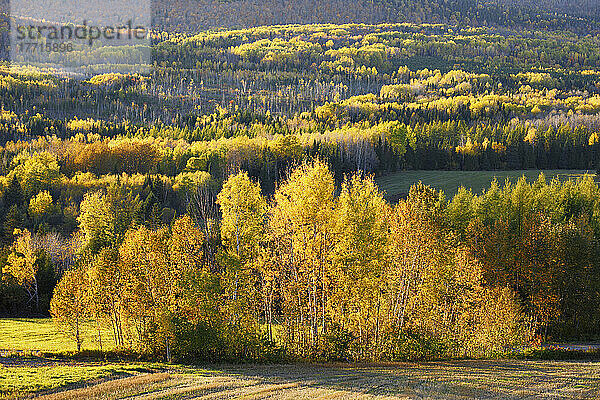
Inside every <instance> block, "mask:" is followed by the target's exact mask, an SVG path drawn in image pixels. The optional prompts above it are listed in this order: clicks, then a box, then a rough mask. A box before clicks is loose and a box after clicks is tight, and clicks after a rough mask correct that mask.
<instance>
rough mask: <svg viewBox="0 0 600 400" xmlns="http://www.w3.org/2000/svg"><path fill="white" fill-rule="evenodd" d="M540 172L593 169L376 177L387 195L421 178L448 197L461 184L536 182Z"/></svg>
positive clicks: (571, 175)
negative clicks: (507, 180) (525, 179)
mask: <svg viewBox="0 0 600 400" xmlns="http://www.w3.org/2000/svg"><path fill="white" fill-rule="evenodd" d="M540 172H543V173H544V175H545V176H546V180H547V181H549V180H551V179H553V178H554V177H558V178H559V179H561V180H568V179H576V178H578V177H582V176H584V175H585V174H586V173H587V174H590V173H592V174H593V173H594V172H592V171H582V170H520V171H402V172H397V173H395V174H391V175H386V176H382V177H379V178H377V180H376V181H377V184H378V185H379V187H380V188H381V190H383V191H385V192H386V194H387V195H388V196H396V195H400V194H403V193H408V191H409V190H410V187H411V186H412V185H414V184H415V183H417V182H419V181H422V182H423V183H424V184H426V185H429V186H431V187H433V188H435V189H438V190H442V191H443V192H444V193H445V194H446V198H447V199H451V198H452V197H453V196H454V195H455V194H456V193H457V192H458V189H459V188H460V187H461V186H464V187H465V188H467V189H471V190H472V191H473V193H475V194H478V193H481V192H482V191H483V190H484V189H487V188H489V187H490V184H491V182H492V181H493V180H494V179H497V180H498V183H499V184H501V185H503V184H504V181H505V180H506V178H508V179H509V180H510V181H511V182H513V183H515V182H516V181H517V180H518V179H519V178H520V177H521V176H525V177H526V178H527V180H528V181H535V180H536V179H537V178H538V176H539V174H540Z"/></svg>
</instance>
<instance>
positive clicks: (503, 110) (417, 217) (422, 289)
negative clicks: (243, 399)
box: [0, 0, 600, 360]
mask: <svg viewBox="0 0 600 400" xmlns="http://www.w3.org/2000/svg"><path fill="white" fill-rule="evenodd" d="M409 3H410V4H411V5H412V4H413V2H403V3H401V2H398V3H395V2H394V3H389V4H388V3H383V2H371V3H370V5H368V4H367V5H365V7H367V6H372V7H375V8H376V9H379V8H381V9H382V10H385V7H392V8H393V7H397V6H399V4H402V6H403V7H404V6H407V5H409ZM311 4H312V3H311ZM328 4H329V5H330V6H332V8H331V9H327V10H325V11H323V13H322V15H324V16H327V15H328V14H327V13H328V12H329V10H331V12H335V10H336V9H337V8H336V7H338V6H335V7H334V3H332V2H330V3H328ZM419 4H421V5H422V7H421V8H419V7H414V8H411V9H410V10H411V11H410V12H412V13H416V14H417V13H419V12H422V13H425V14H426V15H428V16H429V17H430V18H429V20H428V22H439V23H437V24H431V23H429V24H420V23H416V22H419V21H418V19H417V17H416V16H415V15H416V14H415V15H413V14H410V13H409V14H408V15H406V16H405V17H406V18H407V19H406V21H413V22H405V23H397V22H398V21H400V20H399V19H393V18H391V17H390V18H391V19H390V20H389V22H390V23H386V24H365V25H363V24H355V23H352V24H343V25H334V24H324V25H286V26H270V27H256V28H240V29H236V30H218V31H206V32H201V33H194V34H190V33H186V32H184V31H185V30H184V29H181V31H180V32H175V31H177V29H176V28H174V27H173V26H171V25H169V26H171V27H170V28H169V32H167V31H159V30H157V31H156V32H154V33H153V35H154V37H153V44H154V47H153V56H154V59H153V62H154V66H153V69H152V72H151V73H150V74H147V75H139V74H134V75H123V74H102V75H93V74H92V75H91V76H87V77H85V78H84V79H79V78H73V77H64V76H60V75H55V74H53V73H52V71H46V70H43V69H39V68H33V67H30V68H9V67H8V66H4V67H3V70H2V74H1V75H0V99H1V101H2V109H1V110H0V133H1V139H2V140H1V143H0V145H1V146H0V210H1V211H2V212H1V213H0V223H1V229H0V244H1V247H2V250H1V251H0V266H1V267H2V278H3V279H2V282H1V284H0V312H1V313H2V314H4V315H24V314H34V315H41V314H47V313H51V314H52V315H53V316H54V318H55V320H56V322H57V323H58V324H59V325H60V326H61V327H63V330H64V332H65V333H67V334H68V335H69V336H70V337H72V338H73V340H74V341H75V342H76V343H77V344H78V345H81V344H82V343H81V338H82V336H81V334H80V326H81V325H80V324H81V322H82V321H85V322H86V324H88V325H89V323H90V321H92V322H93V323H94V324H95V325H96V326H97V328H98V332H99V334H100V335H101V333H102V332H105V331H106V329H107V328H108V329H109V330H110V331H111V332H112V334H111V337H109V338H104V339H102V340H105V341H106V340H110V341H114V343H115V346H116V347H117V348H121V349H124V350H135V351H139V352H142V353H147V354H155V355H161V356H166V357H167V358H171V357H190V356H191V357H197V358H201V359H210V360H220V359H224V358H229V359H239V358H246V359H258V358H262V359H269V358H272V357H279V356H281V355H282V354H283V353H285V354H287V355H289V356H292V357H298V358H303V359H319V360H333V359H342V360H400V359H407V358H411V359H428V358H434V357H454V356H459V357H463V356H467V357H471V356H489V355H494V354H499V353H502V352H503V351H506V350H509V349H511V348H514V347H515V346H520V345H522V344H532V343H537V342H538V341H540V340H543V339H544V340H545V339H548V338H552V339H561V338H567V339H569V338H578V339H585V338H591V337H596V336H597V335H598V334H600V326H599V325H598V320H599V317H600V316H599V315H598V312H599V310H600V299H599V298H598V293H599V291H598V287H599V286H598V285H600V272H599V271H598V268H597V266H598V265H600V264H599V260H598V256H599V253H598V238H599V237H600V221H599V220H598V218H599V216H600V189H599V188H598V185H597V183H596V182H595V181H594V180H593V177H592V176H587V177H585V178H582V179H580V180H578V181H570V182H559V181H551V182H547V181H546V180H545V179H544V178H543V177H540V178H539V179H538V180H537V181H535V182H526V181H525V180H521V181H519V182H518V183H517V184H514V185H513V184H509V183H506V184H505V185H502V183H500V184H498V183H493V184H492V186H491V187H490V188H489V189H488V190H486V191H485V192H484V193H470V192H468V191H466V190H460V191H459V192H458V194H457V195H456V196H455V197H453V198H447V199H446V198H445V197H444V196H443V194H442V193H439V192H436V191H434V190H432V189H431V188H428V187H425V186H423V185H416V186H415V187H413V188H412V189H411V191H410V193H409V195H408V197H407V198H406V199H402V200H401V201H400V202H399V203H398V204H389V203H388V202H387V201H386V200H385V199H384V194H383V193H381V192H380V190H379V189H378V188H377V186H376V185H375V184H374V180H373V175H377V176H381V175H385V174H387V173H390V172H394V171H399V170H405V169H417V170H421V169H428V170H441V169H444V170H497V169H506V170H510V169H563V168H568V169H581V170H591V171H594V170H596V169H597V168H598V167H599V164H598V163H599V152H600V136H599V135H600V46H599V41H598V37H599V36H598V33H597V31H596V30H594V29H595V28H594V27H593V26H594V22H593V21H594V19H593V15H594V14H593V13H594V12H595V11H594V8H593V7H591V8H590V7H588V8H585V7H581V8H580V12H581V13H580V14H577V15H575V14H570V15H571V16H570V17H567V18H563V17H562V16H559V15H558V14H552V16H551V15H550V14H549V13H552V12H556V13H558V12H560V10H561V9H560V8H556V9H555V8H552V7H550V6H548V4H545V5H544V7H546V6H548V9H549V10H554V11H546V12H544V13H541V14H540V16H539V17H536V18H533V19H532V15H533V14H528V12H529V11H527V10H537V11H532V12H538V11H539V9H538V8H536V7H537V6H536V5H533V4H532V5H531V8H527V7H522V5H518V7H519V10H521V11H522V13H521V14H513V13H512V12H510V13H508V14H507V12H506V10H509V11H510V7H512V5H510V4H509V5H504V4H505V3H496V5H495V6H493V7H479V6H478V5H477V4H473V3H471V2H464V3H463V2H430V3H425V2H423V3H419ZM211 5H212V6H214V7H215V8H216V9H222V8H227V7H230V9H231V10H233V9H234V8H231V7H240V6H241V7H246V8H248V7H247V6H248V4H247V2H246V0H243V1H240V2H223V3H221V2H219V3H211ZM434 5H435V7H434ZM263 6H264V7H267V8H268V7H269V4H268V3H264V4H263ZM592 6H593V5H592ZM339 7H342V6H341V5H339ZM377 7H379V8H377ZM382 7H383V8H382ZM423 7H425V8H423ZM427 7H434V8H435V9H436V10H438V11H435V12H434V11H423V10H429V9H427ZM436 7H437V8H436ZM505 7H509V9H506V8H505ZM344 9H345V10H348V9H349V7H344ZM173 10H178V11H179V12H184V14H185V12H186V11H185V10H186V9H185V7H183V6H182V7H173ZM361 10H362V11H361ZM364 10H366V8H361V7H360V6H357V7H356V9H351V10H350V11H348V12H354V13H361V12H363V11H364ZM419 10H422V11H419ZM457 10H458V11H457ZM494 10H496V11H494ZM501 10H503V11H501ZM155 11H156V9H155ZM279 11H281V9H278V12H279ZM296 12H299V13H301V12H302V8H298V9H296ZM385 12H387V11H385ZM385 12H384V11H382V13H383V14H385ZM565 12H566V11H565ZM494 13H496V14H494ZM383 14H382V15H383ZM388 14H389V16H393V13H392V12H391V11H390V12H389V13H388ZM388 14H385V15H388ZM216 15H218V16H222V17H223V18H226V16H227V14H226V13H225V14H223V13H217V14H216ZM281 15H283V14H281ZM372 15H375V16H377V15H378V14H377V13H374V14H372ZM494 15H495V16H494ZM536 15H537V14H536ZM396 16H397V17H398V18H399V17H400V14H397V15H396ZM501 16H504V17H502V18H507V19H509V20H510V21H509V20H505V21H499V20H498V18H500V17H501ZM179 17H181V18H175V17H172V16H169V15H168V14H167V15H164V18H166V20H165V22H164V23H165V24H182V26H183V25H189V24H190V22H189V21H193V20H194V18H196V16H195V15H194V14H193V13H191V12H190V13H187V14H186V15H184V16H183V17H182V16H179ZM438 17H439V20H437V19H436V18H438ZM551 17H552V18H551ZM161 18H162V17H161ZM244 18H246V16H245V15H241V16H240V20H239V21H240V23H243V24H248V25H261V24H262V23H263V22H261V20H260V19H257V20H256V21H254V22H252V23H247V22H244V21H245V20H244ZM339 18H342V19H343V18H345V17H344V15H343V14H341V15H340V16H339ZM349 18H350V17H349ZM354 18H355V16H352V19H353V20H354ZM394 18H396V17H394ZM494 18H495V19H494ZM167 20H168V21H167ZM332 20H333V21H337V20H336V19H332ZM385 21H388V20H385ZM402 21H405V20H402ZM484 21H486V22H485V23H484ZM281 22H285V21H284V20H282V21H281ZM329 22H330V21H329ZM340 22H343V20H342V21H340ZM367 22H379V21H367ZM212 23H213V22H211V21H208V22H206V24H207V26H210V25H211V24H212ZM475 23H476V24H478V25H479V26H478V27H473V26H472V25H471V24H475ZM165 26H166V25H165ZM588 28H589V29H588ZM165 29H166V28H165ZM586 29H587V30H586ZM118 50H119V49H109V50H107V51H118ZM83 345H84V346H85V343H83Z"/></svg>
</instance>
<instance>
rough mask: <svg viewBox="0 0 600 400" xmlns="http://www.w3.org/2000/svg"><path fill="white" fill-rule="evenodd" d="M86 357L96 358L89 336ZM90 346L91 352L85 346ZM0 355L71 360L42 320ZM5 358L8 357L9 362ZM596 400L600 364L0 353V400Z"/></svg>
mask: <svg viewBox="0 0 600 400" xmlns="http://www.w3.org/2000/svg"><path fill="white" fill-rule="evenodd" d="M88 329H89V331H88V333H87V335H88V340H89V343H88V349H89V348H94V346H95V341H93V340H92V339H91V333H92V329H91V327H88ZM90 345H91V346H90ZM0 348H2V349H12V350H27V351H33V350H42V351H50V352H61V351H65V350H74V344H73V343H72V341H69V340H67V339H66V338H65V337H64V336H62V335H61V334H60V333H59V332H57V330H56V328H55V327H54V325H53V324H52V322H51V321H50V320H49V319H42V320H29V319H3V320H0ZM7 354H10V355H11V356H7ZM33 394H36V395H42V397H41V398H44V399H48V400H66V399H81V398H90V399H121V398H128V399H138V400H139V399H182V398H201V399H230V398H239V399H267V398H270V399H401V398H434V399H472V398H477V399H487V398H489V399H519V398H524V397H541V398H590V399H591V398H600V362H583V361H582V362H575V361H573V362H570V361H524V360H488V361H446V362H424V363H396V364H386V365H378V366H377V365H351V364H337V365H308V364H297V365H252V364H245V365H219V366H203V367H192V366H184V365H171V364H168V365H166V364H148V363H107V362H101V361H89V362H88V361H81V360H76V359H70V358H42V357H24V356H15V355H14V353H10V352H5V353H4V354H2V353H1V352H0V398H23V397H29V396H31V395H33Z"/></svg>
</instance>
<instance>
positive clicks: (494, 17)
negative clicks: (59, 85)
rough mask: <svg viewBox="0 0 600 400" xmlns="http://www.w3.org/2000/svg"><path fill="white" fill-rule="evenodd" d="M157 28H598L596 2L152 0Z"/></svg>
mask: <svg viewBox="0 0 600 400" xmlns="http://www.w3.org/2000/svg"><path fill="white" fill-rule="evenodd" d="M153 6H154V8H153V10H154V11H153V13H154V17H153V23H154V26H155V27H156V28H158V29H160V30H165V31H170V32H172V31H178V32H187V33H190V32H197V31H200V30H203V29H210V28H215V27H227V28H246V27H253V26H260V25H283V24H315V23H335V24H343V23H366V24H378V23H399V22H412V23H444V24H452V25H457V24H458V25H469V26H504V27H525V28H528V29H532V28H535V29H550V30H571V31H574V32H576V33H578V34H583V35H586V34H589V33H594V32H598V31H600V24H599V21H600V3H599V2H598V1H596V0H572V1H567V0H542V1H533V0H354V1H352V2H348V1H345V0H155V1H154V2H153Z"/></svg>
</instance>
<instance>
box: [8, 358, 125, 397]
mask: <svg viewBox="0 0 600 400" xmlns="http://www.w3.org/2000/svg"><path fill="white" fill-rule="evenodd" d="M35 362H36V361H35V360H31V365H29V364H27V363H25V364H23V366H18V367H12V366H11V367H3V366H0V396H8V395H11V396H14V395H18V394H21V395H22V394H26V393H34V392H39V391H44V390H52V389H57V388H61V387H65V386H69V385H73V384H76V383H81V382H86V381H93V380H97V379H102V378H107V377H110V376H115V375H123V376H124V375H128V374H131V373H132V372H134V369H133V370H132V369H131V368H129V366H127V365H95V366H78V365H77V366H73V365H52V366H36V365H35ZM133 367H135V366H133Z"/></svg>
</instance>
